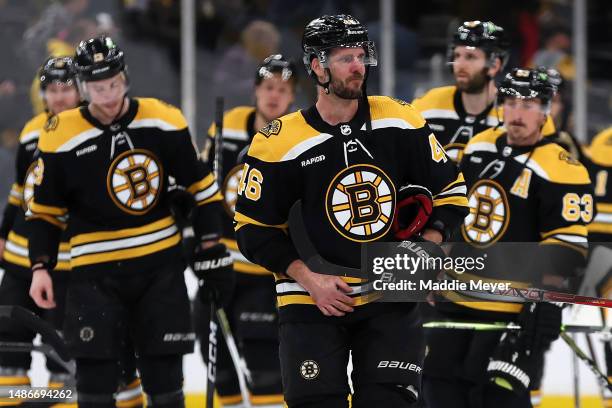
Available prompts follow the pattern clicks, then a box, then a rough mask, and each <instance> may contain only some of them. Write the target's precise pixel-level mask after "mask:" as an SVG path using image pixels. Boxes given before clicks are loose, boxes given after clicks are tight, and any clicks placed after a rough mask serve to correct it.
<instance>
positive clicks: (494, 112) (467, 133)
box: [412, 85, 555, 163]
mask: <svg viewBox="0 0 612 408" xmlns="http://www.w3.org/2000/svg"><path fill="white" fill-rule="evenodd" d="M412 105H413V106H414V107H415V109H416V110H418V111H419V112H421V115H423V117H424V118H425V120H426V121H427V124H428V125H429V127H430V128H431V130H433V132H434V133H435V135H436V137H437V138H438V140H439V141H440V143H441V144H442V146H443V147H444V149H445V150H446V153H447V154H448V155H449V157H450V158H451V159H452V160H453V161H454V162H456V163H459V162H460V161H461V157H462V152H463V149H464V148H465V145H466V144H467V143H468V142H469V141H470V139H471V138H472V137H473V136H474V135H477V134H478V133H480V132H483V131H485V130H486V129H489V128H494V127H497V126H500V125H502V122H503V120H504V114H503V110H502V108H501V107H497V106H496V105H495V104H494V103H491V104H490V105H489V106H487V107H486V109H485V110H484V111H482V112H481V113H479V114H477V115H471V114H468V113H467V112H466V111H465V107H464V106H463V101H462V99H461V91H460V90H458V89H457V87H456V86H454V85H453V86H444V87H440V88H434V89H431V90H430V91H429V92H427V93H426V94H425V95H423V96H421V97H420V98H417V99H415V100H414V101H413V102H412ZM553 133H555V125H554V123H553V121H552V119H551V118H550V116H549V117H548V120H547V121H546V123H545V124H544V128H543V129H542V134H544V136H549V135H552V134H553Z"/></svg>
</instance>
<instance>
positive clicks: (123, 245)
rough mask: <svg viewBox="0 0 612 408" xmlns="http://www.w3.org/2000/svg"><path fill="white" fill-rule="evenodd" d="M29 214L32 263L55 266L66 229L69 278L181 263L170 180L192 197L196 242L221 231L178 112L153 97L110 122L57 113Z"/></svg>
mask: <svg viewBox="0 0 612 408" xmlns="http://www.w3.org/2000/svg"><path fill="white" fill-rule="evenodd" d="M39 149H40V151H41V157H40V158H39V159H38V162H37V166H38V171H37V174H36V177H35V180H34V184H35V187H34V199H33V201H32V203H31V205H30V209H31V215H30V216H29V219H30V222H29V223H30V224H31V231H32V235H31V237H30V259H31V260H32V261H33V262H36V261H39V260H45V261H46V260H47V259H48V260H49V261H50V262H51V263H53V261H54V258H55V254H56V250H57V236H58V233H59V231H60V230H61V229H62V228H65V227H66V225H67V224H68V226H69V230H70V237H71V238H70V259H71V260H70V262H71V267H72V270H73V271H74V272H82V273H81V275H84V274H85V273H93V274H95V273H98V272H101V271H104V273H110V272H109V266H111V265H112V266H111V267H110V270H111V271H114V272H118V273H121V271H126V272H127V271H134V270H142V269H151V268H154V267H155V266H157V265H158V264H159V263H163V262H170V261H171V260H172V259H173V257H174V258H175V260H179V258H180V250H179V246H178V244H179V241H180V232H179V230H178V229H177V227H176V225H175V222H174V219H173V217H172V215H171V213H170V210H169V203H167V202H166V198H167V197H168V191H167V186H168V180H169V177H170V176H172V177H173V178H174V179H175V180H176V183H177V184H178V185H181V186H184V187H185V189H186V191H187V192H189V193H191V194H192V195H193V196H194V198H195V201H196V202H197V204H198V205H197V207H196V211H195V221H194V230H195V232H196V236H197V237H198V238H199V239H208V238H216V237H218V236H219V233H220V225H219V211H220V205H219V202H220V200H221V194H220V192H219V189H218V187H217V185H216V181H215V179H214V176H213V174H212V173H211V172H210V171H209V169H208V167H207V165H206V164H205V163H204V162H203V161H201V160H200V159H199V155H198V152H197V150H196V149H195V146H194V144H193V143H192V140H191V137H190V135H189V130H188V128H187V123H186V121H185V118H184V117H183V115H182V114H181V112H180V111H179V110H178V109H176V108H174V107H172V106H170V105H167V104H165V103H163V102H161V101H159V100H156V99H130V100H129V107H128V110H127V113H126V114H125V115H124V116H122V117H121V118H120V119H119V120H118V121H116V122H114V123H113V124H111V125H103V124H102V123H100V122H99V121H98V120H96V119H95V118H94V117H93V116H92V115H91V114H90V113H89V110H88V108H87V107H82V108H78V109H73V110H69V111H65V112H62V113H61V114H59V115H57V116H55V117H54V118H52V120H50V121H49V122H48V123H47V125H46V126H45V129H44V131H43V132H42V133H41V135H40V141H39Z"/></svg>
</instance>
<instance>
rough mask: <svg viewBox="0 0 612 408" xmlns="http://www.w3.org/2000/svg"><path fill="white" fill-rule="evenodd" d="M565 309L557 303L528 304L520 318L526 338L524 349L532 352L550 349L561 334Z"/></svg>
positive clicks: (519, 321)
mask: <svg viewBox="0 0 612 408" xmlns="http://www.w3.org/2000/svg"><path fill="white" fill-rule="evenodd" d="M562 309H563V307H562V306H557V304H556V303H548V302H537V303H526V304H525V305H524V306H523V310H522V311H521V313H520V314H519V316H518V323H519V324H520V326H521V328H522V332H523V335H524V336H523V337H524V347H525V349H526V350H530V351H532V352H540V351H544V350H546V349H548V347H549V346H550V344H551V343H552V342H553V341H555V340H557V338H559V334H560V333H561V324H562V321H561V312H562Z"/></svg>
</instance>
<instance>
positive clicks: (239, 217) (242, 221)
mask: <svg viewBox="0 0 612 408" xmlns="http://www.w3.org/2000/svg"><path fill="white" fill-rule="evenodd" d="M234 220H235V221H236V222H237V223H238V225H236V228H235V230H236V231H238V230H239V229H240V228H242V227H243V226H245V225H247V224H251V225H256V226H258V227H268V228H279V229H287V228H288V227H289V224H288V223H287V222H285V223H284V224H276V225H274V224H265V223H263V222H259V221H257V220H254V219H253V218H250V217H247V216H246V215H244V214H241V213H239V212H237V211H236V215H235V216H234Z"/></svg>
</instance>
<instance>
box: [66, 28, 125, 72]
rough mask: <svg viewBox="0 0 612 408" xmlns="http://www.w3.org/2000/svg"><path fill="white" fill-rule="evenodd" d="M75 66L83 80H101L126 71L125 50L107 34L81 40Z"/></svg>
mask: <svg viewBox="0 0 612 408" xmlns="http://www.w3.org/2000/svg"><path fill="white" fill-rule="evenodd" d="M75 66H76V70H77V74H78V78H79V80H80V81H82V82H88V81H100V80H102V79H108V78H111V77H113V76H115V75H117V74H118V73H120V72H124V71H126V66H125V61H124V58H123V51H121V49H120V48H119V47H117V45H116V44H115V42H114V41H113V39H112V38H110V37H107V36H101V37H97V38H90V39H89V40H87V41H81V42H80V43H79V45H78V46H77V49H76V57H75Z"/></svg>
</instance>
